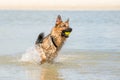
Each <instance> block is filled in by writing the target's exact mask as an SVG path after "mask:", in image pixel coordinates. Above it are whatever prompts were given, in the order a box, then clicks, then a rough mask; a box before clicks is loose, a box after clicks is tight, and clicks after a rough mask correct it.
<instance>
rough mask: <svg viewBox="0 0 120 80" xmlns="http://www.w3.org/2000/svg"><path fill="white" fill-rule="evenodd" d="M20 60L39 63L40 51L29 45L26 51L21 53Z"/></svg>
mask: <svg viewBox="0 0 120 80" xmlns="http://www.w3.org/2000/svg"><path fill="white" fill-rule="evenodd" d="M20 61H22V62H32V63H40V61H41V59H40V53H38V52H37V50H36V48H35V47H31V48H29V49H27V50H26V52H25V53H24V54H23V55H22V57H21V59H20Z"/></svg>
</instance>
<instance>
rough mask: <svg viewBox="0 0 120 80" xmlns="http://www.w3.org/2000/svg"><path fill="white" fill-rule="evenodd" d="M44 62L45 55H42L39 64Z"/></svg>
mask: <svg viewBox="0 0 120 80" xmlns="http://www.w3.org/2000/svg"><path fill="white" fill-rule="evenodd" d="M45 62H46V56H45V54H42V55H41V61H40V63H41V64H43V63H45Z"/></svg>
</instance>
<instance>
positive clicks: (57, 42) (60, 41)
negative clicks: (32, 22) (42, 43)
mask: <svg viewBox="0 0 120 80" xmlns="http://www.w3.org/2000/svg"><path fill="white" fill-rule="evenodd" d="M50 35H51V40H52V42H53V44H54V46H55V47H56V48H58V49H60V48H61V47H62V46H63V44H64V42H65V40H66V38H64V37H62V36H61V35H59V36H56V35H52V34H50Z"/></svg>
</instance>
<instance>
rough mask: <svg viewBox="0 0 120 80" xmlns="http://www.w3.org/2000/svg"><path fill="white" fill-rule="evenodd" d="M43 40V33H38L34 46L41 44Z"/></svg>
mask: <svg viewBox="0 0 120 80" xmlns="http://www.w3.org/2000/svg"><path fill="white" fill-rule="evenodd" d="M43 39H44V33H40V34H39V36H38V38H37V40H36V42H35V44H38V43H42V42H43Z"/></svg>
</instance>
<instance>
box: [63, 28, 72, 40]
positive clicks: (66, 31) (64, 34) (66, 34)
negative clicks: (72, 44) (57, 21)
mask: <svg viewBox="0 0 120 80" xmlns="http://www.w3.org/2000/svg"><path fill="white" fill-rule="evenodd" d="M71 32H72V28H67V29H66V30H63V31H62V34H61V36H64V37H65V38H68V37H69V35H70V33H71Z"/></svg>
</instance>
